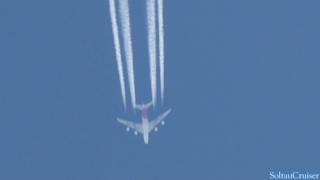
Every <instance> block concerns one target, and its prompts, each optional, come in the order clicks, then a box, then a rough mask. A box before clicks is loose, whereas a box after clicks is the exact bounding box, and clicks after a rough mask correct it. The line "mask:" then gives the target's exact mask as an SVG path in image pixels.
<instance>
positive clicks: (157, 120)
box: [149, 109, 171, 132]
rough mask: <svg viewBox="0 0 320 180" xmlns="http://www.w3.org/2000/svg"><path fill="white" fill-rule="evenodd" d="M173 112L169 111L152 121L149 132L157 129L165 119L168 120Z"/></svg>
mask: <svg viewBox="0 0 320 180" xmlns="http://www.w3.org/2000/svg"><path fill="white" fill-rule="evenodd" d="M170 112H171V109H168V110H167V111H166V112H164V113H163V114H161V115H160V116H158V117H157V118H156V119H154V120H152V121H150V124H149V132H150V131H152V130H153V129H154V128H155V127H157V125H158V124H159V123H160V122H161V121H163V119H164V118H166V117H167V116H168V115H169V114H170Z"/></svg>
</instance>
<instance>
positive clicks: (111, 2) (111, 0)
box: [109, 0, 127, 110]
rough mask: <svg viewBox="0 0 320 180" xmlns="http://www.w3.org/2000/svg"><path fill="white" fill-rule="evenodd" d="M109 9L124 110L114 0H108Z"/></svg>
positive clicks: (124, 95)
mask: <svg viewBox="0 0 320 180" xmlns="http://www.w3.org/2000/svg"><path fill="white" fill-rule="evenodd" d="M109 7H110V17H111V25H112V32H113V40H114V48H115V54H116V61H117V65H118V72H119V80H120V88H121V95H122V102H123V106H124V109H125V110H126V107H127V102H126V90H125V83H124V74H123V65H122V57H121V49H120V40H119V30H118V23H117V14H116V5H115V2H114V0H109Z"/></svg>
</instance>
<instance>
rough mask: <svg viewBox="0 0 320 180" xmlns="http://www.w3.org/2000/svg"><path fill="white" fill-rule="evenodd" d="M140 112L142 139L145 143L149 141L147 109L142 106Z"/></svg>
mask: <svg viewBox="0 0 320 180" xmlns="http://www.w3.org/2000/svg"><path fill="white" fill-rule="evenodd" d="M141 113H142V129H143V141H144V143H145V144H148V143H149V119H148V112H147V109H145V108H143V109H142V110H141Z"/></svg>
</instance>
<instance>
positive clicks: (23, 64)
mask: <svg viewBox="0 0 320 180" xmlns="http://www.w3.org/2000/svg"><path fill="white" fill-rule="evenodd" d="M131 4H132V9H131V11H132V28H133V43H134V51H135V57H134V58H135V69H136V83H137V98H138V99H137V100H138V102H140V101H142V100H145V101H146V99H149V98H150V87H149V86H150V84H149V72H148V69H147V67H148V59H147V53H146V32H145V29H144V25H145V22H144V18H145V17H144V15H145V12H144V8H143V2H142V1H131ZM319 5H320V3H319V2H317V1H295V0H291V1H247V0H245V1H213V0H203V1H200V2H198V1H197V2H195V1H191V0H185V1H183V2H182V1H169V0H168V1H166V0H165V23H166V24H165V26H166V27H165V30H166V89H165V103H164V105H163V106H158V108H157V109H156V110H155V111H153V112H150V116H151V118H152V117H155V116H156V115H157V114H159V113H161V112H163V111H164V110H166V109H167V108H172V109H173V112H172V114H170V116H169V117H168V119H167V124H166V125H165V126H164V127H163V128H160V130H159V132H157V133H152V134H151V137H150V144H149V145H144V144H143V140H142V138H141V136H139V137H135V136H134V135H133V134H132V133H127V132H126V131H125V129H124V127H122V126H121V125H120V124H118V123H117V122H116V120H115V119H116V118H117V117H122V118H126V119H130V120H133V121H139V114H138V113H137V114H133V113H132V111H131V110H129V111H127V112H123V110H122V105H121V96H120V86H119V80H118V74H117V69H116V61H115V56H114V48H113V41H112V32H111V24H110V17H109V11H108V3H107V1H106V0H97V1H89V0H78V1H75V0H69V1H62V0H56V1H40V0H30V1H15V0H11V1H2V2H1V3H0V13H1V15H0V22H1V29H0V34H1V41H0V49H1V53H0V83H1V88H0V143H1V148H0V179H9V180H21V179H23V180H38V179H39V180H42V179H46V180H50V179H52V180H54V179H61V180H64V179H77V180H82V179H83V180H86V179H97V180H100V179H101V180H102V179H107V180H129V179H130V180H135V179H139V180H162V179H186V180H187V179H190V180H193V179H208V180H212V179H226V180H230V179H252V180H255V179H266V178H268V172H269V171H270V170H287V171H290V170H299V171H304V170H307V171H310V172H312V171H313V172H317V173H319V169H318V167H319V160H320V156H319V155H318V152H319V151H320V145H319V140H318V132H319V130H318V129H319V128H318V127H319V124H320V123H319V119H320V111H319V100H320V95H319V92H320V86H319V83H318V82H319V77H320V71H319V68H320V61H319V58H320V44H319V42H320V34H319V32H320V26H319V23H318V21H319V17H320V12H319V10H318V9H319V8H318V7H319Z"/></svg>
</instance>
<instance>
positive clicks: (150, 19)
mask: <svg viewBox="0 0 320 180" xmlns="http://www.w3.org/2000/svg"><path fill="white" fill-rule="evenodd" d="M147 28H148V46H149V61H150V80H151V94H152V102H153V106H154V107H155V105H156V102H157V58H156V56H157V53H156V52H157V48H156V38H157V36H156V35H157V34H156V3H155V0H147Z"/></svg>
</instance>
